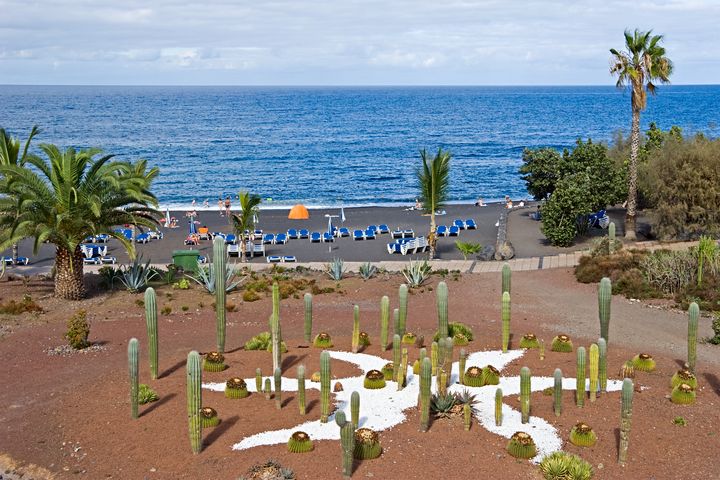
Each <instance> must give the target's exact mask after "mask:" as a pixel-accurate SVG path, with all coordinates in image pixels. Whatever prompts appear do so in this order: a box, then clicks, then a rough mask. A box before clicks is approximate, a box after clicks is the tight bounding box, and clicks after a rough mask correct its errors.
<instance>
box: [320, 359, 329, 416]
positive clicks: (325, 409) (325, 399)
mask: <svg viewBox="0 0 720 480" xmlns="http://www.w3.org/2000/svg"><path fill="white" fill-rule="evenodd" d="M329 413H330V354H329V353H328V352H327V350H323V352H322V353H321V354H320V422H321V423H327V421H328V414H329Z"/></svg>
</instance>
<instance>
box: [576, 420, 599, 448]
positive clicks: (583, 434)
mask: <svg viewBox="0 0 720 480" xmlns="http://www.w3.org/2000/svg"><path fill="white" fill-rule="evenodd" d="M595 442H597V435H595V432H593V429H592V428H590V425H588V424H587V423H584V422H580V423H577V424H575V426H573V427H572V429H571V430H570V443H572V444H573V445H576V446H578V447H592V446H593V445H595Z"/></svg>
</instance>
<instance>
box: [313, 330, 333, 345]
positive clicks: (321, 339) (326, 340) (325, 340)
mask: <svg viewBox="0 0 720 480" xmlns="http://www.w3.org/2000/svg"><path fill="white" fill-rule="evenodd" d="M313 346H314V347H316V348H332V346H333V344H332V339H331V338H330V335H329V334H327V333H325V332H321V333H318V334H317V335H316V336H315V340H313Z"/></svg>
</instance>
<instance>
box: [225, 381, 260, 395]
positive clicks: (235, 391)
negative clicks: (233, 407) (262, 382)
mask: <svg viewBox="0 0 720 480" xmlns="http://www.w3.org/2000/svg"><path fill="white" fill-rule="evenodd" d="M268 380H269V379H268ZM248 395H250V393H249V392H248V390H247V385H246V384H245V380H243V379H242V378H239V377H233V378H231V379H230V380H228V381H227V382H225V398H245V397H247V396H248Z"/></svg>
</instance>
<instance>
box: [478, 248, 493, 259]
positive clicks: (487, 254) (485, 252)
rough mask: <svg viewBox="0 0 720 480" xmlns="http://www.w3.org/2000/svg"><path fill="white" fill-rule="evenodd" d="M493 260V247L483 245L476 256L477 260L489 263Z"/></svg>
mask: <svg viewBox="0 0 720 480" xmlns="http://www.w3.org/2000/svg"><path fill="white" fill-rule="evenodd" d="M494 258H495V247H493V246H492V245H485V246H484V247H483V248H482V250H480V253H478V254H477V259H478V260H482V261H483V262H489V261H491V260H493V259H494Z"/></svg>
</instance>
